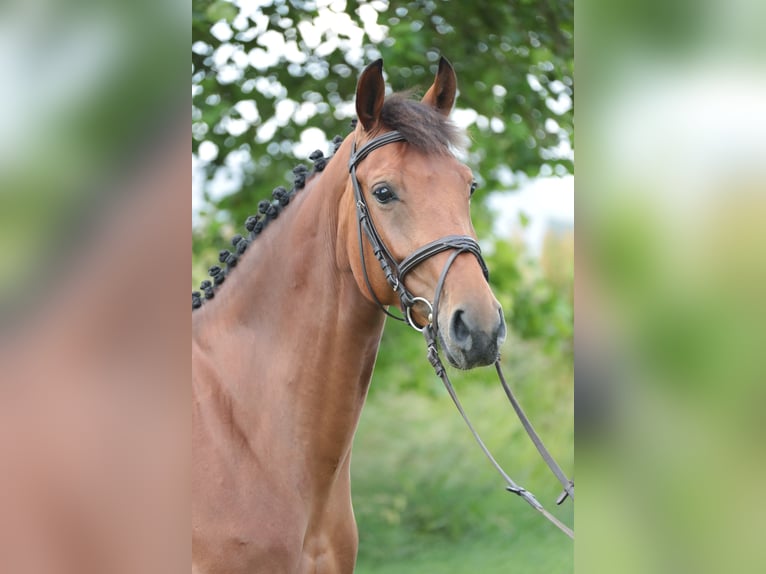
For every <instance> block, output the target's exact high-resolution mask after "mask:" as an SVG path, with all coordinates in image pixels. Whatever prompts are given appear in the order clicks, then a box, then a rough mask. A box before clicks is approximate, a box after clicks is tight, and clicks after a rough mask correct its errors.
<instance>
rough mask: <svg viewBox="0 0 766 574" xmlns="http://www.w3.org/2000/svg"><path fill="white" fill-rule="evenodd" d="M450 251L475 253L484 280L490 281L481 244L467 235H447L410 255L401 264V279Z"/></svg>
mask: <svg viewBox="0 0 766 574" xmlns="http://www.w3.org/2000/svg"><path fill="white" fill-rule="evenodd" d="M448 249H458V250H460V252H461V253H462V252H464V251H467V252H469V253H473V254H474V255H475V256H476V259H477V260H478V261H479V265H481V270H482V272H483V273H484V278H485V279H489V270H488V269H487V265H486V264H485V263H484V258H483V257H482V256H481V248H480V247H479V244H478V243H476V240H474V239H473V238H472V237H468V236H467V235H447V236H446V237H442V238H441V239H437V240H436V241H432V242H431V243H427V244H425V245H424V246H423V247H421V248H419V249H418V250H417V251H415V252H414V253H413V254H411V255H408V256H407V257H406V258H405V259H404V261H402V262H401V263H399V279H400V280H402V279H403V278H404V276H405V275H407V273H409V272H410V271H411V270H412V269H413V268H414V267H417V266H418V265H420V264H421V263H423V261H425V260H426V259H428V258H429V257H433V256H434V255H436V254H437V253H441V252H442V251H447V250H448Z"/></svg>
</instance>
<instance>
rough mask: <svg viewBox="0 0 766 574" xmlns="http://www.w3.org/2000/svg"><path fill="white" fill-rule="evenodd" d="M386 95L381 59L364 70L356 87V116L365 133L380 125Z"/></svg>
mask: <svg viewBox="0 0 766 574" xmlns="http://www.w3.org/2000/svg"><path fill="white" fill-rule="evenodd" d="M385 94H386V84H385V82H384V81H383V60H382V59H379V60H375V61H374V62H373V63H372V64H370V65H369V66H367V67H366V68H365V69H364V72H362V75H361V77H360V78H359V83H358V84H357V86H356V115H357V117H358V118H359V121H360V122H362V126H363V127H364V129H365V131H370V130H371V129H372V128H374V127H375V125H376V124H377V123H378V119H379V118H380V110H381V109H382V108H383V100H384V97H385Z"/></svg>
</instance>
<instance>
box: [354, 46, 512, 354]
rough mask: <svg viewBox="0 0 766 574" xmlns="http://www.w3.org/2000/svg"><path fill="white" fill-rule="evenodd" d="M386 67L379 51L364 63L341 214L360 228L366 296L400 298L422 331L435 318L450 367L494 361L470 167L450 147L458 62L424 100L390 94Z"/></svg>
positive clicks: (455, 138)
mask: <svg viewBox="0 0 766 574" xmlns="http://www.w3.org/2000/svg"><path fill="white" fill-rule="evenodd" d="M382 72H383V64H382V61H381V60H378V61H377V62H374V63H373V64H371V65H370V66H368V67H367V68H366V69H365V70H364V72H363V73H362V75H361V77H360V79H359V83H358V86H357V91H356V111H357V116H358V122H357V126H356V129H355V131H354V133H353V134H352V136H351V137H352V138H354V149H353V152H352V155H351V159H350V162H349V167H350V171H351V177H350V179H349V182H348V185H347V187H346V190H345V192H344V197H346V202H345V205H346V206H347V209H345V210H343V211H342V213H343V214H344V215H342V216H341V217H344V216H345V217H347V218H348V221H347V222H346V223H347V226H346V228H350V229H353V228H354V227H358V229H359V233H358V234H354V233H349V234H348V235H347V245H346V250H347V252H348V254H349V262H350V265H351V270H352V273H353V274H354V278H355V279H356V282H357V284H358V286H359V288H360V290H361V291H362V292H363V293H364V294H365V296H366V297H367V298H368V299H370V300H371V301H373V302H376V303H378V304H380V305H381V306H388V305H398V306H400V307H401V308H402V311H403V312H404V313H405V316H406V317H407V318H408V320H409V322H410V323H411V324H412V325H413V326H414V327H416V328H418V329H419V330H420V328H422V326H425V325H426V324H429V323H431V324H433V325H438V328H436V329H435V330H436V331H437V333H438V336H439V340H440V343H441V346H442V349H443V351H444V353H445V355H446V356H447V359H448V361H449V362H450V363H451V364H452V365H453V366H455V367H458V368H460V369H470V368H472V367H475V366H480V365H488V364H491V363H493V362H494V361H495V360H496V359H497V357H498V353H499V348H500V345H501V344H502V342H503V341H504V339H505V334H506V327H505V322H504V319H503V312H502V308H501V307H500V304H499V303H498V301H497V299H496V298H495V296H494V295H493V293H492V290H491V289H490V286H489V283H488V282H487V279H486V267H485V266H484V262H483V260H482V258H481V254H480V250H479V247H478V243H476V233H475V231H474V229H473V225H472V223H471V217H470V200H471V195H472V194H473V191H474V189H475V182H474V178H473V174H472V172H471V170H470V169H469V168H468V167H467V166H466V165H465V164H463V163H462V162H461V161H459V159H458V158H457V157H456V156H455V153H454V150H455V148H457V147H459V145H460V143H461V141H462V139H463V138H462V135H461V133H460V131H459V130H458V129H457V127H456V126H455V125H454V124H453V123H451V122H450V120H449V119H448V116H449V114H450V112H451V111H452V107H453V105H454V102H455V95H456V91H457V78H456V75H455V71H454V69H453V68H452V66H451V65H450V63H449V62H448V61H447V60H446V59H444V58H442V59H441V61H440V63H439V70H438V73H437V74H436V78H435V80H434V83H433V85H432V86H431V87H430V88H429V89H428V91H427V92H426V94H425V96H424V97H423V99H422V100H421V101H420V102H418V101H415V100H411V99H408V98H406V97H404V96H400V95H394V96H391V97H389V98H386V97H385V83H384V80H383V73H382ZM355 188H356V189H355ZM357 224H358V225H357ZM363 229H364V232H365V233H364V235H366V240H363V235H362V230H363ZM360 250H361V252H360ZM447 271H449V273H447ZM434 303H438V304H437V305H436V308H435V309H434ZM434 315H435V316H434Z"/></svg>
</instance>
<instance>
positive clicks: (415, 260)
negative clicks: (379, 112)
mask: <svg viewBox="0 0 766 574" xmlns="http://www.w3.org/2000/svg"><path fill="white" fill-rule="evenodd" d="M404 141H407V140H406V139H405V138H404V136H402V135H401V134H400V133H399V132H397V131H392V132H387V133H385V134H383V135H381V136H378V137H376V138H373V139H372V140H370V141H369V142H367V143H366V144H364V145H363V146H362V147H361V148H360V149H359V150H358V151H357V149H356V142H354V147H353V149H352V151H351V157H350V158H349V162H348V167H349V172H350V174H351V183H352V186H353V189H354V199H355V201H356V214H357V222H358V232H359V255H360V258H361V263H362V272H363V274H364V280H365V283H366V285H367V289H368V290H369V292H370V294H371V295H372V298H373V299H374V300H375V302H376V303H377V304H378V306H379V307H380V308H381V309H382V310H383V312H384V313H386V315H388V316H389V317H393V318H394V319H396V320H398V321H404V322H406V323H407V324H408V325H410V326H411V327H412V328H413V329H415V330H416V331H419V332H421V333H423V336H424V337H425V340H426V347H427V352H428V360H429V362H430V363H431V366H432V367H433V368H434V371H435V372H436V375H437V376H438V377H439V378H440V379H441V380H442V382H443V383H444V386H445V388H446V389H447V392H448V393H449V395H450V398H452V401H453V402H454V403H455V406H456V407H457V410H458V412H459V413H460V415H461V416H462V417H463V420H464V421H465V423H466V425H467V426H468V429H469V430H470V431H471V434H473V437H474V439H476V442H477V443H478V445H479V447H480V448H481V450H482V451H483V452H484V454H485V455H486V457H487V458H488V459H489V461H490V462H491V463H492V465H493V466H494V467H495V469H496V470H497V472H498V473H499V474H500V476H502V478H503V480H504V481H505V482H506V490H508V491H509V492H512V493H514V494H517V495H518V496H520V497H521V498H523V499H524V500H525V501H526V502H527V503H528V504H529V505H530V506H532V508H534V509H535V510H537V511H538V512H540V513H541V514H542V515H543V516H545V518H547V519H548V520H549V521H551V522H552V523H553V524H554V525H555V526H556V527H558V528H559V529H560V530H561V531H562V532H564V534H566V535H567V536H569V537H570V538H572V539H574V532H573V531H572V529H570V528H569V527H568V526H566V525H565V524H563V523H562V522H561V521H560V520H558V519H557V518H556V517H555V516H553V515H552V514H551V513H550V512H548V511H547V510H546V509H545V508H544V507H543V505H542V504H540V503H539V502H538V501H537V499H536V498H535V496H534V495H533V494H532V493H531V492H530V491H528V490H526V489H525V488H523V487H522V486H519V485H518V484H517V483H516V482H514V481H513V479H511V477H510V476H508V474H507V473H506V472H505V471H504V470H503V468H502V467H501V466H500V464H499V463H498V462H497V461H496V460H495V458H494V457H493V456H492V454H491V453H490V451H489V449H488V448H487V447H486V445H485V444H484V441H482V440H481V437H480V436H479V434H478V432H476V429H474V427H473V425H472V424H471V421H470V420H469V419H468V415H467V414H466V413H465V410H464V409H463V406H462V405H461V403H460V400H459V399H458V396H457V393H456V392H455V388H454V387H453V386H452V382H451V381H450V380H449V377H448V376H447V372H446V369H445V368H444V365H443V364H442V362H441V358H440V357H439V351H438V349H437V343H436V341H437V338H438V333H439V325H438V309H439V301H440V299H441V294H442V290H443V288H444V282H445V280H446V278H447V273H448V271H449V269H450V267H451V266H452V264H453V263H454V261H455V259H457V257H458V255H461V254H462V253H471V254H473V255H474V256H475V257H476V259H477V261H478V262H479V265H480V266H481V270H482V272H483V273H484V278H485V279H487V280H489V271H488V269H487V265H486V263H485V262H484V258H483V257H482V255H481V248H480V247H479V244H478V243H477V242H476V240H475V239H473V238H472V237H469V236H467V235H447V236H446V237H442V238H441V239H437V240H436V241H432V242H430V243H427V244H426V245H423V246H422V247H420V248H418V249H416V250H415V251H414V252H413V253H411V254H410V255H408V256H407V257H405V258H404V260H402V261H401V262H397V261H396V259H395V258H394V256H393V255H392V254H391V252H390V251H389V249H388V248H387V247H386V245H385V243H383V240H382V239H381V237H380V235H379V234H378V231H377V229H376V228H375V224H374V223H373V221H372V218H371V216H370V211H369V208H368V206H367V203H366V201H365V199H364V195H363V194H362V189H361V185H360V183H359V180H358V179H357V176H356V168H357V165H358V164H359V163H360V162H361V161H362V160H363V159H364V158H366V157H367V156H368V155H369V154H370V153H372V152H373V151H375V150H376V149H379V148H381V147H383V146H384V145H387V144H389V143H395V142H404ZM362 232H364V235H366V236H367V240H368V241H369V243H370V246H371V247H372V251H373V253H374V254H375V258H376V259H377V260H378V263H379V264H380V266H381V268H382V269H383V273H384V274H385V276H386V281H387V282H388V284H389V285H390V286H391V288H392V289H393V290H394V292H395V293H396V294H397V295H398V296H399V300H400V302H401V308H402V311H403V312H404V317H398V316H396V315H394V314H392V313H391V312H390V311H389V310H388V309H387V308H386V306H385V305H383V304H382V303H381V302H380V300H379V299H378V297H377V295H376V294H375V291H374V290H373V288H372V285H371V283H370V279H369V277H368V275H367V266H366V262H365V257H364V249H363V247H364V246H363V240H362ZM448 250H452V251H453V252H452V254H451V255H450V256H449V258H448V259H447V262H446V263H445V265H444V268H443V269H442V272H441V275H440V277H439V281H438V283H437V284H436V290H435V293H434V299H433V302H431V301H428V300H427V299H426V298H424V297H417V296H414V295H413V294H412V293H411V292H410V291H409V290H408V289H407V287H405V285H404V277H405V276H406V275H407V273H409V272H410V271H411V270H412V269H414V268H415V267H416V266H418V265H419V264H420V263H422V262H423V261H425V260H427V259H428V258H430V257H432V256H434V255H436V254H437V253H441V252H443V251H448ZM417 303H421V304H423V305H425V306H426V307H428V315H427V317H428V322H427V323H426V324H425V325H423V326H420V325H418V324H417V323H415V321H414V320H413V319H412V307H413V306H414V305H416V304H417ZM495 369H496V370H497V374H498V377H499V379H500V383H501V385H502V387H503V390H504V391H505V394H506V395H507V397H508V400H509V401H510V403H511V406H512V407H513V409H514V411H515V412H516V415H517V416H518V418H519V420H520V421H521V423H522V425H523V426H524V429H525V430H526V432H527V434H528V435H529V437H530V439H531V440H532V442H533V443H534V445H535V447H536V448H537V450H538V452H539V453H540V455H541V456H542V458H543V460H544V461H545V463H546V464H547V465H548V467H549V468H550V469H551V471H552V472H553V474H554V475H555V476H556V478H557V479H558V480H559V482H561V484H562V486H563V488H564V491H563V492H562V494H561V495H560V496H559V498H558V500H556V504H561V503H562V502H563V501H564V500H565V499H566V498H567V497H571V498H572V500H574V482H573V481H571V480H569V479H568V478H567V477H566V475H565V474H564V472H563V471H562V470H561V468H560V467H559V465H558V464H557V463H556V461H555V460H554V459H553V457H552V456H551V455H550V453H549V452H548V450H547V449H546V448H545V445H544V444H543V442H542V440H540V437H539V436H538V435H537V432H535V429H534V427H533V426H532V424H531V423H530V422H529V419H528V418H527V416H526V414H524V411H523V409H522V408H521V405H520V404H519V402H518V400H517V399H516V397H515V396H514V394H513V392H512V391H511V388H510V387H509V386H508V384H507V382H506V380H505V376H504V374H503V371H502V368H501V366H500V358H499V357H498V358H497V360H496V361H495Z"/></svg>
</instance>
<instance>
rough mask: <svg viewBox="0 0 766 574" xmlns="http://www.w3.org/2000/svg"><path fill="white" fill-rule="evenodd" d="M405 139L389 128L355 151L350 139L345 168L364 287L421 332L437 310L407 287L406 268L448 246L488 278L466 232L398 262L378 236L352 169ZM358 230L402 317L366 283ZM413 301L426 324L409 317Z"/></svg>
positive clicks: (394, 316)
mask: <svg viewBox="0 0 766 574" xmlns="http://www.w3.org/2000/svg"><path fill="white" fill-rule="evenodd" d="M406 141H407V140H406V138H405V137H404V136H403V135H402V134H400V133H399V132H398V131H392V132H387V133H385V134H383V135H381V136H378V137H376V138H373V139H372V140H370V141H369V142H367V143H366V144H364V145H363V146H362V147H361V148H360V149H359V150H358V151H357V149H356V142H354V147H353V149H352V151H351V157H350V158H349V160H348V168H349V172H350V174H351V183H352V185H353V188H354V200H355V203H356V216H357V222H358V227H359V253H360V257H361V261H362V272H363V274H364V280H365V283H366V284H367V289H368V290H369V292H370V294H371V295H372V297H373V299H374V300H375V302H376V303H377V304H378V305H379V306H380V308H381V309H383V311H384V312H385V313H386V314H387V315H388V316H390V317H393V318H394V319H397V320H400V321H405V322H406V323H407V324H408V325H410V326H411V327H412V328H413V329H415V330H416V331H421V332H422V331H423V329H424V328H425V327H426V326H427V325H432V324H434V323H435V322H436V316H435V314H436V312H437V309H436V308H435V307H434V305H433V303H432V302H431V301H429V300H428V299H426V298H425V297H419V296H415V295H413V294H412V293H411V292H410V291H409V290H408V289H407V287H406V286H405V284H404V278H405V276H406V275H407V274H408V273H409V272H410V271H412V270H413V269H414V268H415V267H417V266H418V265H420V264H421V263H423V261H425V260H426V259H429V258H430V257H433V256H434V255H436V254H437V253H441V252H442V251H448V250H451V249H454V250H457V253H456V254H455V256H457V255H458V254H460V253H463V252H466V253H472V254H473V255H474V256H475V257H476V259H477V260H478V261H479V265H480V266H481V270H482V272H483V273H484V277H485V278H486V279H489V271H488V269H487V265H486V263H484V258H483V257H482V256H481V248H480V247H479V244H478V243H477V242H476V240H475V239H474V238H473V237H469V236H468V235H447V236H445V237H442V238H440V239H437V240H435V241H431V242H430V243H427V244H425V245H423V246H422V247H420V248H418V249H416V250H415V251H414V252H413V253H411V254H410V255H408V256H407V257H405V258H404V259H403V260H402V261H399V262H397V260H396V258H395V257H394V256H393V255H392V254H391V251H390V250H389V249H388V248H387V247H386V244H385V243H384V242H383V240H382V239H381V237H380V234H379V233H378V230H377V229H376V228H375V223H374V222H373V221H372V217H371V216H370V210H369V207H368V206H367V202H366V201H365V199H364V195H363V194H362V186H361V185H360V183H359V179H358V178H357V176H356V168H357V166H358V165H359V163H360V162H361V161H362V160H363V159H364V158H366V157H367V156H368V155H370V153H372V152H373V151H375V150H376V149H379V148H381V147H383V146H384V145H387V144H390V143H395V142H406ZM362 230H364V234H365V235H366V236H367V240H368V241H369V242H370V246H371V247H372V251H373V253H374V254H375V258H376V259H377V260H378V263H379V264H380V267H381V268H382V269H383V273H384V274H385V276H386V281H387V282H388V284H389V285H390V286H391V288H392V289H393V290H394V292H395V293H396V294H397V295H398V296H399V301H400V302H401V307H402V311H403V312H404V317H403V318H402V317H397V316H396V315H393V314H392V313H390V312H389V311H388V309H386V307H385V305H383V303H381V302H380V299H378V296H377V295H376V294H375V291H374V289H373V288H372V285H371V284H370V279H369V276H368V274H367V265H366V262H365V258H364V249H363V247H364V246H363V244H362ZM451 261H454V258H452V259H451ZM445 271H446V269H445ZM445 277H446V272H445V273H442V277H441V279H440V281H439V284H438V285H437V288H436V293H435V296H434V300H433V301H434V302H436V301H437V300H438V298H439V293H440V292H441V290H442V288H443V286H444V285H443V284H444V278H445ZM417 303H421V304H423V305H425V306H426V307H427V308H428V315H427V317H428V323H427V325H423V326H421V325H418V324H417V323H415V321H414V320H413V319H412V308H413V307H414V306H415V305H416V304H417Z"/></svg>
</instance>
